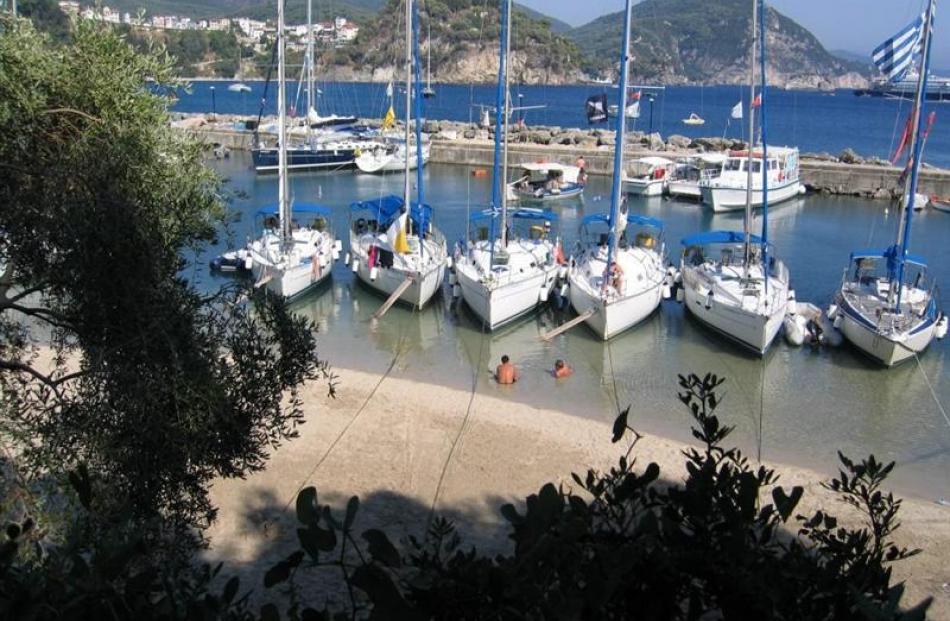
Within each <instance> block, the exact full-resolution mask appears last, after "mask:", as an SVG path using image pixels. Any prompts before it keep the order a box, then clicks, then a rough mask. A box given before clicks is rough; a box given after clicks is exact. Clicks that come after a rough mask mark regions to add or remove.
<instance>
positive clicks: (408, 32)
mask: <svg viewBox="0 0 950 621" xmlns="http://www.w3.org/2000/svg"><path fill="white" fill-rule="evenodd" d="M411 109H412V0H406V131H405V136H404V138H405V140H406V157H405V158H404V159H405V160H406V167H405V171H404V172H405V185H404V186H403V197H402V198H403V201H405V203H404V204H405V207H406V209H409V199H410V198H411V197H410V183H409V138H410V137H411V135H412V129H411V128H410V127H409V124H410V122H411V120H412V114H411Z"/></svg>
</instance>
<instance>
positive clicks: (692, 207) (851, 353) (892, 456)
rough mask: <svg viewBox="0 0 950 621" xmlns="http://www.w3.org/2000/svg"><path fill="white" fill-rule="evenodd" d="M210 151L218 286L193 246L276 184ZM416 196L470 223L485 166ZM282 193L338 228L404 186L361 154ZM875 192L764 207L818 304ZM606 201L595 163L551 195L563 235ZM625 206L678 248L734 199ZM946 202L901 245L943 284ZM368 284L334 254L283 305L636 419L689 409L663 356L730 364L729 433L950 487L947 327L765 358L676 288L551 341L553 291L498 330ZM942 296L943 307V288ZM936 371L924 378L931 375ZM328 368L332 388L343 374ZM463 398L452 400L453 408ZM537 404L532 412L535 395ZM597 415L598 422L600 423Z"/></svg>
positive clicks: (945, 494) (868, 235)
mask: <svg viewBox="0 0 950 621" xmlns="http://www.w3.org/2000/svg"><path fill="white" fill-rule="evenodd" d="M213 165H214V166H215V167H216V168H217V169H218V170H219V171H220V173H221V174H222V175H223V176H225V177H226V178H228V179H229V187H230V189H231V190H233V191H234V193H235V196H236V198H235V199H234V201H233V208H234V210H235V211H236V212H237V214H238V215H239V219H238V221H237V222H236V223H235V224H234V225H233V226H232V228H231V230H230V231H229V232H228V234H227V235H223V236H222V240H221V243H220V244H219V245H217V246H215V247H210V248H208V249H207V252H206V254H204V255H203V256H200V257H198V258H197V259H196V261H195V265H194V271H192V272H191V277H192V278H194V279H195V281H196V282H197V283H198V285H199V286H200V287H202V288H214V287H217V286H220V285H221V284H223V283H224V282H226V281H227V280H228V279H229V278H230V277H228V276H223V275H219V274H212V273H210V272H209V271H208V270H207V267H206V266H207V261H208V260H209V259H210V258H212V257H213V256H215V255H216V254H218V253H220V252H221V251H223V250H225V249H226V248H227V247H228V246H229V245H231V246H233V245H235V244H236V245H239V246H240V245H243V244H244V242H245V240H246V239H247V238H248V236H250V235H252V234H253V232H254V228H255V223H254V218H253V213H254V211H255V210H256V209H258V208H259V207H260V206H262V205H264V204H267V203H273V202H274V201H276V197H277V178H276V176H259V175H255V173H254V172H253V170H252V169H251V166H250V158H249V156H248V154H245V153H233V154H232V155H231V158H230V159H227V160H221V161H216V162H214V163H213ZM424 175H425V179H426V197H427V202H429V203H431V204H432V205H433V206H434V208H435V221H436V226H437V227H439V228H440V229H441V230H442V231H443V232H444V233H445V235H446V237H447V238H448V239H449V240H451V241H455V240H458V239H460V238H463V237H464V236H465V234H466V223H467V216H468V214H469V213H470V212H471V211H473V210H476V209H480V208H482V207H484V205H485V202H486V199H487V197H488V196H489V195H490V179H489V178H485V177H481V178H479V177H474V176H473V175H472V174H471V169H469V168H466V167H462V166H451V165H430V166H428V167H426V169H425V172H424ZM291 184H292V193H293V195H294V197H295V200H298V201H307V202H317V203H321V204H325V205H328V206H330V207H332V208H333V213H334V219H333V226H334V230H335V231H336V233H337V235H338V237H339V238H340V239H342V240H343V245H344V253H345V251H346V247H347V244H348V235H347V225H348V220H349V214H348V211H349V209H348V205H349V204H350V203H351V202H353V201H356V200H363V199H369V198H375V197H379V196H381V195H385V194H390V193H397V194H398V193H400V192H401V188H402V175H400V174H397V175H389V176H371V175H363V174H360V173H357V172H335V173H315V174H304V175H295V176H292V177H291ZM894 207H895V206H894V205H893V204H889V203H887V202H885V201H868V200H861V199H854V198H842V197H825V196H805V197H801V198H798V199H793V200H792V201H790V202H787V203H784V204H781V205H778V206H776V207H775V208H773V209H772V210H770V214H769V215H770V222H771V236H772V240H773V242H774V244H775V248H776V252H777V254H778V256H779V257H780V258H781V259H782V260H783V261H785V263H786V264H787V265H788V267H789V269H790V272H791V277H792V286H793V288H794V289H795V291H796V293H797V296H798V300H799V301H808V302H814V303H816V304H819V305H820V306H823V307H824V306H827V304H828V303H829V302H830V300H831V299H832V296H833V295H834V292H835V290H836V289H837V287H838V285H839V283H840V282H841V278H842V274H843V270H844V268H845V267H846V265H847V263H848V255H849V253H850V251H851V250H854V249H860V248H866V247H874V246H877V247H883V246H886V245H888V244H890V243H892V240H893V238H894V235H895V229H896V220H895V217H896V211H895V208H894ZM608 209H609V180H608V179H606V178H592V179H591V183H590V185H589V186H588V188H587V190H586V192H585V194H584V196H583V198H582V199H581V200H575V201H568V202H563V203H561V204H556V206H555V207H554V210H555V211H556V212H557V213H558V214H559V216H560V222H559V225H558V227H559V231H560V234H561V235H562V237H563V239H564V240H565V244H564V247H565V250H566V251H568V252H569V251H570V250H571V249H572V248H573V247H574V244H575V243H576V241H577V239H578V233H579V231H578V229H579V224H580V221H581V218H582V217H583V216H584V215H585V214H591V213H597V212H602V211H606V210H608ZM631 211H632V212H634V213H643V214H647V215H650V216H656V217H659V218H662V219H663V220H664V222H665V224H666V229H665V238H666V248H667V251H668V255H669V258H670V260H673V261H678V256H679V252H680V247H679V239H680V238H681V237H682V236H683V235H685V234H688V233H693V232H698V231H703V230H710V229H741V227H742V219H741V214H728V215H715V216H713V215H712V214H710V213H709V212H708V211H707V210H705V209H703V208H701V207H700V206H698V205H697V204H695V203H686V202H679V201H674V200H669V199H665V198H652V199H632V203H631ZM948 238H950V215H948V214H945V213H940V212H936V211H934V210H927V211H925V212H923V213H921V214H919V215H918V216H917V217H916V218H915V221H914V234H913V238H912V239H913V242H912V246H913V250H914V252H916V253H918V254H921V255H923V256H925V257H926V258H927V259H928V261H929V264H930V273H931V274H932V276H933V277H934V278H935V279H936V281H937V282H938V283H939V284H942V285H943V286H944V287H947V286H950V244H948V243H947V240H948ZM382 301H383V300H382V298H381V297H379V296H378V295H376V294H374V293H372V292H371V291H369V290H368V289H367V288H365V287H364V286H361V285H359V284H358V283H357V282H356V281H355V279H354V277H353V274H352V273H351V272H350V270H349V269H348V267H347V266H346V265H345V264H344V263H343V262H342V261H340V262H338V263H337V264H335V265H334V267H333V278H332V283H330V284H327V285H325V286H324V287H323V288H321V289H319V290H317V291H314V292H313V293H311V294H308V295H306V296H305V297H303V298H302V299H300V300H298V301H296V302H294V306H293V307H294V310H296V311H297V312H300V313H303V314H305V315H307V316H309V317H310V318H312V319H313V320H314V321H315V322H316V323H317V324H318V326H319V332H320V333H319V336H318V344H319V352H320V355H321V356H322V357H324V358H326V359H327V360H329V361H330V363H331V364H332V365H334V366H336V367H341V368H353V369H359V370H361V371H365V372H369V373H380V374H382V373H384V372H385V371H386V369H387V368H388V367H389V365H390V363H391V362H392V360H393V358H394V356H398V358H397V362H396V365H395V369H394V373H396V374H398V376H400V377H405V378H409V379H414V380H419V381H422V382H430V383H436V384H441V385H447V386H451V387H455V388H458V389H461V390H466V391H469V390H472V389H473V387H474V389H475V391H476V393H477V394H486V395H487V394H490V395H496V396H502V397H503V398H505V399H510V400H512V401H518V402H523V403H528V404H531V405H534V406H537V407H538V408H539V409H540V408H550V409H557V410H561V411H564V412H566V413H568V414H571V415H575V416H579V417H587V418H593V419H596V420H601V421H604V422H605V423H609V422H611V421H612V420H613V418H614V417H615V415H616V413H617V408H618V405H619V406H620V407H626V406H627V405H629V406H630V407H631V414H630V421H631V424H632V425H633V426H634V427H636V428H637V429H638V430H639V431H641V432H643V433H648V434H657V435H663V436H666V437H670V438H672V439H675V440H682V441H689V440H691V436H690V434H689V418H688V415H687V413H686V412H685V411H684V410H683V407H682V404H680V403H679V401H678V400H677V398H676V391H677V374H679V373H691V372H692V373H698V374H704V373H706V372H713V373H716V374H719V375H721V376H724V377H726V378H727V381H726V383H725V384H724V385H723V387H722V388H721V396H722V397H723V399H722V405H721V406H720V409H719V413H720V414H721V418H722V419H723V422H724V423H726V424H730V425H735V426H736V432H735V434H734V436H733V437H732V439H731V440H732V442H734V443H736V444H737V445H738V446H740V447H741V448H742V450H743V451H744V452H745V453H746V454H747V455H749V456H751V457H752V458H753V459H754V458H759V457H761V458H762V459H765V460H773V461H779V462H787V463H793V464H796V465H803V466H807V467H812V468H815V469H818V470H821V471H826V472H828V473H833V472H835V471H836V464H837V457H836V451H837V450H839V449H840V450H841V451H842V452H844V453H845V454H847V455H849V456H851V457H855V458H857V457H861V456H866V455H868V454H871V453H873V454H874V455H875V456H876V457H877V458H879V459H881V460H896V461H897V462H898V468H897V470H896V472H895V474H894V475H893V478H892V483H893V485H894V486H895V487H896V488H897V490H898V491H900V492H901V493H904V494H912V495H915V496H920V497H923V498H927V499H934V500H936V499H939V498H950V476H948V474H950V420H947V419H946V415H945V414H944V413H942V411H941V409H940V407H939V405H938V401H939V402H940V403H942V404H943V407H945V408H946V407H950V381H948V379H950V373H948V369H947V368H945V367H946V364H947V362H948V360H950V343H948V342H947V341H942V342H940V341H935V342H934V344H933V345H932V346H931V348H930V349H929V350H928V351H927V352H926V353H925V354H923V355H922V356H921V357H920V361H919V364H918V362H917V361H914V360H911V361H910V362H908V363H906V364H904V365H902V366H899V367H897V368H894V369H889V370H888V369H883V368H880V367H878V366H877V365H876V364H874V363H872V362H870V361H869V360H867V359H866V358H864V357H863V356H862V355H860V354H859V353H857V352H856V351H855V350H854V349H852V348H850V347H848V346H847V345H846V346H844V347H841V348H839V349H821V350H812V349H810V348H808V347H805V348H793V347H790V346H788V345H787V344H786V343H785V342H784V341H783V340H782V337H781V336H779V338H778V339H777V341H776V342H775V344H774V346H773V347H772V349H771V351H770V352H769V353H768V355H767V356H765V357H764V358H758V357H754V356H751V355H749V354H747V353H745V352H744V351H742V350H740V349H737V348H736V347H735V346H734V345H732V344H731V343H729V342H727V341H725V340H724V339H722V338H721V337H719V336H718V335H716V334H713V333H711V332H710V331H709V330H707V329H705V328H704V327H702V326H701V325H698V324H697V322H696V321H694V320H692V319H691V318H690V317H689V316H687V315H685V314H684V309H683V306H682V305H680V304H677V303H676V302H675V301H665V302H664V303H663V304H662V306H661V309H660V310H659V311H658V312H657V313H655V314H654V315H653V316H652V317H651V318H649V319H648V320H647V321H646V322H644V323H643V324H642V325H640V326H638V327H636V328H634V329H632V330H629V331H628V332H626V333H624V334H622V335H620V336H619V337H617V338H615V339H613V340H611V341H609V342H608V343H604V342H602V341H600V340H598V339H597V338H596V337H595V336H594V335H593V333H592V332H590V331H589V330H588V329H587V328H586V327H585V326H580V327H577V328H575V329H573V330H571V331H569V332H567V333H565V334H563V335H561V336H559V337H557V338H555V339H554V340H553V341H552V342H551V343H544V342H542V341H540V339H539V336H540V335H541V334H543V333H544V332H546V331H547V330H550V329H551V328H552V327H554V326H555V325H557V323H559V322H562V321H564V320H565V319H566V318H568V317H570V316H571V311H570V310H569V309H568V308H564V309H562V310H559V309H557V308H556V303H555V304H552V305H551V306H550V307H548V308H546V309H544V310H543V311H542V312H540V313H538V314H537V315H534V316H531V317H529V318H526V319H524V320H522V321H520V322H518V323H516V324H514V325H512V326H510V327H506V328H503V329H502V330H500V331H497V332H494V333H483V332H482V331H481V330H480V328H479V324H478V322H477V321H476V320H475V318H474V317H473V315H471V313H469V312H468V311H467V309H465V307H464V304H459V303H458V302H453V300H452V296H451V290H450V289H449V288H446V289H445V291H444V294H443V295H442V296H440V297H437V298H436V299H435V300H434V301H433V303H431V304H430V306H428V307H427V308H425V309H424V310H422V311H414V310H410V309H408V308H406V307H402V306H399V305H397V306H395V307H393V309H392V310H390V311H389V313H388V314H387V315H385V317H383V318H382V319H381V320H379V321H372V320H371V315H372V313H373V311H375V310H376V309H377V308H378V307H379V305H380V304H381V303H382ZM943 309H944V310H945V311H946V310H950V300H944V302H943ZM503 354H508V355H509V356H511V358H512V360H513V361H514V362H515V363H516V364H517V365H518V366H519V368H520V370H521V374H522V379H521V380H520V381H519V382H518V383H516V384H515V385H513V386H498V385H496V384H495V383H494V382H493V381H492V379H491V369H493V368H494V366H495V365H496V364H497V363H498V360H499V358H500V357H501V356H502V355H503ZM556 358H563V359H565V360H566V361H568V363H569V364H571V365H572V366H573V367H574V369H575V374H574V375H573V376H572V377H570V378H568V379H566V380H560V381H555V380H554V379H553V378H552V377H551V375H550V372H549V370H550V369H551V367H552V365H553V362H554V360H555V359H556ZM931 388H932V390H931ZM345 389H346V387H345V386H341V390H345ZM460 414H461V413H460ZM538 415H539V416H540V415H542V413H540V412H539V414H538ZM606 433H608V431H607V428H605V434H606Z"/></svg>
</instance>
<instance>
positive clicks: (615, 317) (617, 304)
mask: <svg viewBox="0 0 950 621" xmlns="http://www.w3.org/2000/svg"><path fill="white" fill-rule="evenodd" d="M632 10H633V0H627V4H626V12H625V14H624V16H625V17H624V19H625V21H624V28H623V48H622V50H621V53H620V108H621V109H626V104H627V88H626V86H627V76H628V69H629V62H630V60H629V59H630V20H631V16H632ZM625 125H626V123H625V122H624V121H620V122H618V123H617V139H616V147H615V148H614V175H613V192H612V195H611V201H610V213H609V214H592V215H589V216H586V217H585V218H584V219H583V220H582V228H583V232H584V237H585V238H586V240H587V243H586V244H585V246H584V248H583V250H582V251H581V252H580V254H579V255H578V256H576V257H574V260H573V261H572V267H571V268H570V270H569V272H568V284H569V289H568V291H569V295H570V300H571V305H572V306H573V307H574V310H576V311H577V313H578V314H579V315H580V316H583V317H586V319H585V321H586V323H587V325H588V326H590V327H591V329H593V330H594V332H596V333H597V335H598V336H600V337H601V338H602V339H604V340H607V339H609V338H611V337H613V336H615V335H617V334H619V333H621V332H623V331H624V330H627V329H628V328H631V327H633V326H635V325H637V324H638V323H640V322H641V321H643V320H644V319H646V318H647V317H649V316H650V315H651V314H652V313H653V311H655V310H656V309H657V307H659V305H660V301H661V300H662V299H663V297H664V292H666V295H667V296H668V295H669V287H668V285H667V275H666V267H665V264H666V251H665V248H664V245H663V241H662V232H663V222H662V221H660V220H658V219H656V218H649V217H646V216H640V215H633V214H628V213H627V200H626V196H625V193H624V192H623V177H622V172H623V169H624V168H623V156H624V144H625V133H626V132H625V130H626V127H625ZM600 225H606V227H607V232H606V233H600V234H599V237H598V239H597V240H596V241H595V240H593V239H591V236H592V233H593V230H592V229H593V228H594V227H595V226H600ZM630 226H635V227H637V228H638V229H639V231H638V233H637V234H636V235H635V237H634V242H633V243H632V244H631V243H629V242H628V239H627V228H628V227H630Z"/></svg>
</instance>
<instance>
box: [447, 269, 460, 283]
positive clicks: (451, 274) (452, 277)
mask: <svg viewBox="0 0 950 621" xmlns="http://www.w3.org/2000/svg"><path fill="white" fill-rule="evenodd" d="M458 281H459V279H458V276H456V275H455V272H449V284H450V285H454V284H455V283H457V282H458Z"/></svg>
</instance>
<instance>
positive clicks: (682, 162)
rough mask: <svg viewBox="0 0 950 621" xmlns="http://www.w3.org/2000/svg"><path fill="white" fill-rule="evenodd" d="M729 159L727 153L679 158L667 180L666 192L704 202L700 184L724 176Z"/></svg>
mask: <svg viewBox="0 0 950 621" xmlns="http://www.w3.org/2000/svg"><path fill="white" fill-rule="evenodd" d="M727 159H728V156H727V155H726V154H725V153H700V154H699V155H691V156H689V157H682V158H679V159H678V160H676V166H675V167H674V168H673V172H672V173H671V174H670V177H669V179H668V180H667V185H666V191H667V192H669V194H670V196H676V197H680V198H690V199H695V200H697V201H698V200H702V198H703V192H702V190H701V189H700V187H699V182H700V181H701V180H703V179H706V180H710V179H715V178H716V177H718V176H719V175H720V174H722V166H723V164H725V162H726V160H727Z"/></svg>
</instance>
